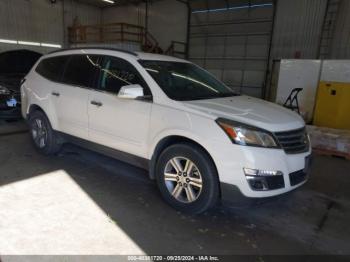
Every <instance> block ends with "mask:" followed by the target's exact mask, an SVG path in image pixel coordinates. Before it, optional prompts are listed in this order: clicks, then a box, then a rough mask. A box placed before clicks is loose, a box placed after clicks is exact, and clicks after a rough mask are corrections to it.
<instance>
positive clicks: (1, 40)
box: [0, 39, 17, 44]
mask: <svg viewBox="0 0 350 262" xmlns="http://www.w3.org/2000/svg"><path fill="white" fill-rule="evenodd" d="M0 43H4V44H17V40H9V39H0Z"/></svg>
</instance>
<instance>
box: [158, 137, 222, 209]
mask: <svg viewBox="0 0 350 262" xmlns="http://www.w3.org/2000/svg"><path fill="white" fill-rule="evenodd" d="M156 177H157V184H158V187H159V190H160V192H161V194H162V196H163V198H164V199H165V201H166V202H167V203H169V204H170V205H171V206H173V207H174V208H176V209H178V210H180V211H183V212H186V213H191V214H198V213H202V212H204V211H206V210H208V209H210V208H211V207H213V206H214V205H215V204H216V203H217V201H218V198H219V181H218V176H217V172H216V168H215V165H214V163H213V161H212V160H211V158H210V157H209V156H208V154H207V153H206V152H205V151H204V150H203V149H202V148H200V147H199V146H196V145H192V144H187V143H183V144H176V145H172V146H170V147H168V148H167V149H165V150H164V151H163V152H162V153H161V155H160V156H159V159H158V161H157V167H156Z"/></svg>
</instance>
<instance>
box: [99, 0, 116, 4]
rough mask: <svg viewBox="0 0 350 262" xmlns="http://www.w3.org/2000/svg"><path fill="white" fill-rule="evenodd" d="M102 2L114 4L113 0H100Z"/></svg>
mask: <svg viewBox="0 0 350 262" xmlns="http://www.w3.org/2000/svg"><path fill="white" fill-rule="evenodd" d="M102 1H103V2H107V3H110V4H114V3H115V2H114V1H113V0H102Z"/></svg>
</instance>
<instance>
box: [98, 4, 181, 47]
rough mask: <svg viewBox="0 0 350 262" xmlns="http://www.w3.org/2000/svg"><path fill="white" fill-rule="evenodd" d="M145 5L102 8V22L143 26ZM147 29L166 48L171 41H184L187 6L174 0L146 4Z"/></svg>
mask: <svg viewBox="0 0 350 262" xmlns="http://www.w3.org/2000/svg"><path fill="white" fill-rule="evenodd" d="M145 14H146V5H145V4H139V5H129V6H121V7H110V8H106V9H104V10H103V14H102V22H103V23H117V22H124V23H131V24H138V25H141V26H145V21H146V18H145ZM148 31H149V32H150V33H151V34H152V35H153V36H154V37H155V38H156V39H157V41H158V42H159V45H160V47H161V48H162V49H163V50H166V49H167V48H168V47H169V45H170V43H171V41H173V40H174V41H181V42H186V36H187V6H186V5H185V4H183V3H180V2H178V1H175V0H163V1H156V2H153V3H150V4H149V6H148Z"/></svg>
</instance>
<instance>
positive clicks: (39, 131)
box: [29, 111, 61, 155]
mask: <svg viewBox="0 0 350 262" xmlns="http://www.w3.org/2000/svg"><path fill="white" fill-rule="evenodd" d="M29 128H30V133H31V135H32V140H33V144H34V146H35V148H36V149H37V150H38V151H39V152H40V153H42V154H44V155H52V154H55V153H57V152H58V151H59V150H60V149H61V144H60V143H59V142H58V137H57V134H56V132H55V131H54V130H53V129H52V127H51V124H50V121H49V119H48V118H47V117H46V115H45V114H44V113H43V112H41V111H35V112H33V113H32V114H30V116H29Z"/></svg>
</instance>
